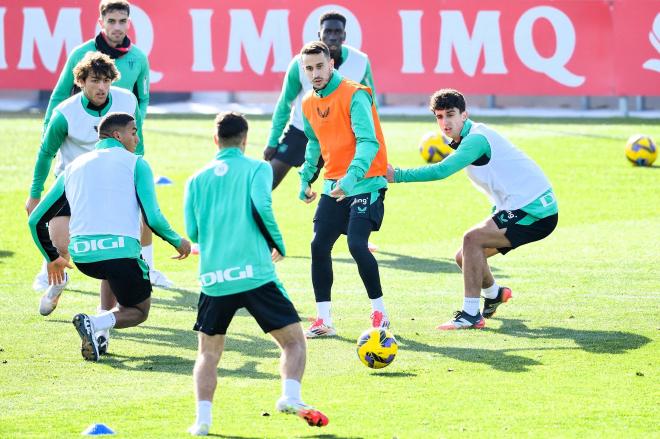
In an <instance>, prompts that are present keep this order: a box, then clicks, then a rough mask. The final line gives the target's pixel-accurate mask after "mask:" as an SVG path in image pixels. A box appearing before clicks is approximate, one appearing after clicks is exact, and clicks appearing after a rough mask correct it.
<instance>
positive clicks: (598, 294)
mask: <svg viewBox="0 0 660 439" xmlns="http://www.w3.org/2000/svg"><path fill="white" fill-rule="evenodd" d="M475 119H476V120H477V121H480V120H481V119H479V118H475ZM488 122H489V123H490V124H491V125H492V126H494V127H495V128H496V129H498V130H500V131H501V132H502V133H503V134H505V135H506V136H508V137H509V139H511V140H512V141H513V142H514V143H515V144H517V145H518V146H519V147H520V148H521V149H522V150H524V151H525V152H526V153H527V154H529V155H530V156H531V157H532V158H534V159H535V160H536V161H537V162H538V163H539V164H540V166H541V167H542V168H543V169H544V171H545V172H546V174H547V175H548V177H549V178H550V180H551V181H552V183H553V186H554V189H555V191H556V194H557V197H558V200H559V206H560V218H559V226H558V229H557V230H556V231H555V232H554V233H553V234H552V235H551V236H550V237H549V238H547V239H545V240H543V241H541V242H539V243H536V244H532V245H529V246H525V247H522V248H520V249H518V250H516V251H513V252H511V253H510V254H509V255H507V256H506V257H502V256H496V257H494V258H492V259H491V260H490V262H491V264H492V269H493V273H494V275H495V277H496V279H498V281H499V282H500V284H504V285H507V286H509V287H511V288H512V290H513V292H514V299H513V300H512V301H511V302H509V303H507V304H506V305H503V306H502V307H501V308H500V311H499V312H498V315H497V316H495V318H494V319H491V320H489V321H488V322H487V327H486V329H484V330H482V331H459V332H453V333H440V332H438V331H436V330H435V329H434V328H435V326H436V325H438V324H439V323H442V322H444V321H445V320H447V319H448V318H450V317H451V314H452V312H453V311H454V310H456V309H458V308H460V306H461V303H462V302H461V292H462V278H461V275H460V273H459V271H458V269H457V268H456V267H455V265H454V263H453V255H454V253H455V251H456V249H457V248H458V247H459V245H460V243H461V238H462V234H463V232H464V231H465V230H466V229H467V228H469V227H470V226H472V225H473V224H475V223H477V222H479V221H481V220H482V219H484V218H485V217H486V216H487V215H488V213H489V205H488V203H487V201H486V199H485V198H484V197H483V195H481V194H480V193H478V192H477V191H476V190H475V189H474V188H473V187H472V186H471V184H469V182H468V180H467V178H466V176H465V175H464V173H459V174H458V175H455V176H452V177H451V178H449V179H447V180H445V181H439V182H433V183H424V184H407V185H404V184H400V185H392V186H391V187H390V189H389V190H388V192H387V197H386V201H385V206H386V214H385V221H384V224H383V227H382V230H381V231H380V232H378V233H376V234H375V235H372V239H371V241H372V242H374V243H375V244H377V245H378V247H379V251H378V253H377V258H378V261H379V263H380V270H381V277H382V283H383V287H384V293H385V303H386V306H387V308H388V311H389V313H390V315H391V319H392V329H393V332H394V333H395V335H396V336H397V338H398V341H399V354H398V357H397V359H396V360H395V361H394V363H393V364H392V365H391V366H389V367H388V368H386V369H382V370H380V371H372V370H369V369H367V368H365V367H364V366H363V365H362V364H361V363H360V362H359V361H358V359H357V357H356V354H355V339H356V338H357V336H358V335H359V334H360V333H361V332H362V331H363V330H364V329H366V328H367V327H368V325H369V320H368V318H369V313H370V306H369V302H368V300H367V297H366V294H365V292H364V289H363V286H362V284H361V281H360V279H359V276H358V273H357V269H356V267H355V265H354V263H353V262H352V259H351V257H350V253H349V252H348V250H347V247H346V244H345V239H340V241H339V242H338V244H337V245H336V247H335V250H334V261H335V263H334V269H335V284H334V288H333V302H334V316H335V319H336V320H335V323H336V327H337V330H338V333H339V337H337V338H335V339H331V340H311V341H310V342H309V343H308V361H307V370H306V373H305V378H304V381H303V398H304V399H305V400H306V401H307V402H308V403H309V404H313V405H316V406H317V407H319V408H320V409H321V410H323V411H324V412H325V413H326V414H327V415H328V417H329V418H330V424H329V425H328V426H327V427H325V428H323V429H317V428H310V427H308V426H307V425H306V424H305V423H304V422H303V421H301V420H299V419H295V418H293V417H291V416H285V415H281V414H276V413H275V410H274V403H275V400H276V399H277V397H278V396H279V392H280V382H279V377H278V372H277V371H278V350H277V348H276V346H275V344H274V343H273V342H272V341H271V340H270V339H269V337H268V336H265V335H264V334H262V333H261V331H260V330H259V328H258V326H257V324H256V323H255V322H254V321H253V320H252V319H251V317H249V315H247V314H246V313H241V314H239V315H237V317H236V318H235V319H234V322H233V325H232V326H231V327H230V334H229V336H228V341H227V346H226V352H225V353H224V356H223V358H222V360H221V363H220V367H219V370H218V374H219V382H218V390H217V393H216V399H215V403H214V407H213V416H214V423H213V427H212V430H211V433H212V434H214V435H216V437H223V438H246V439H247V438H289V437H299V438H313V437H315V438H327V439H329V438H352V439H357V438H375V437H383V438H399V439H403V438H445V437H447V438H452V437H485V436H488V437H512V438H518V437H580V438H582V437H626V438H627V437H640V438H642V437H643V438H648V437H654V436H655V437H658V434H659V433H658V432H659V431H660V421H659V420H660V409H659V407H660V380H659V377H660V366H659V365H660V361H659V359H660V349H659V348H658V331H659V330H660V301H659V299H660V273H659V266H660V259H659V257H658V254H659V252H658V248H659V247H660V245H659V241H660V239H659V238H660V225H659V224H660V168H659V167H657V166H656V167H652V168H634V167H632V166H631V165H630V164H629V163H628V162H627V161H626V159H625V157H624V155H623V146H624V143H625V140H626V139H627V138H628V136H629V135H631V134H634V133H637V132H641V133H644V134H648V135H651V136H652V137H654V138H655V140H656V141H660V125H658V124H657V121H639V120H596V121H593V120H592V121H589V120H584V121H582V120H579V121H576V120H542V119H538V120H537V119H492V120H489V121H488ZM250 123H251V128H250V132H249V138H248V142H249V146H248V154H249V155H251V156H255V157H257V156H260V154H261V151H262V149H263V145H264V144H265V141H266V138H267V133H268V129H269V126H270V123H269V121H268V120H265V119H257V118H251V119H250ZM434 128H435V126H434V121H433V119H432V118H431V117H428V118H424V119H391V118H390V119H386V120H385V121H384V122H383V129H384V132H385V137H386V141H387V144H388V154H389V161H390V162H391V163H393V164H395V165H399V166H403V167H411V166H419V165H421V164H422V163H421V159H420V157H419V155H418V152H417V141H418V139H419V138H420V137H421V136H422V134H424V133H425V132H427V131H429V130H433V129H434ZM40 131H41V118H37V117H18V116H8V115H3V116H2V117H1V118H0V148H1V151H2V154H3V156H4V160H3V162H2V165H1V172H0V179H1V180H0V191H1V192H0V193H1V194H2V204H3V209H4V210H3V214H2V215H1V216H0V230H1V233H0V268H1V270H2V271H1V273H2V277H1V278H0V285H1V289H0V297H1V298H2V302H1V306H0V437H2V438H14V437H21V438H22V437H34V438H44V437H54V438H61V437H76V436H79V435H80V432H82V431H83V430H84V429H85V428H86V427H87V426H88V425H90V424H92V423H97V422H98V423H100V422H102V423H105V424H107V425H109V426H110V427H112V428H113V429H114V430H115V431H116V432H117V437H123V438H138V437H152V438H165V437H185V436H186V433H185V430H186V428H187V427H188V426H189V425H190V424H191V423H192V421H193V420H194V398H193V391H192V377H191V374H192V367H193V363H194V359H195V353H196V348H197V345H196V336H195V333H194V332H193V331H192V330H191V327H192V324H193V322H194V316H195V309H196V304H197V292H198V286H197V281H196V269H197V267H196V264H197V261H196V257H195V256H191V257H190V258H189V259H187V260H185V261H182V262H181V261H173V260H170V259H168V257H169V256H170V255H172V254H173V253H174V251H173V249H171V248H169V247H168V246H167V245H166V244H165V243H163V242H162V241H160V240H158V238H155V242H156V263H157V267H158V268H159V269H160V270H162V271H164V272H165V273H166V274H167V275H168V276H169V277H170V278H171V279H173V280H174V281H175V282H176V288H174V289H172V290H169V291H166V290H162V289H155V290H154V294H153V307H152V311H151V315H150V317H149V320H148V321H147V322H145V323H144V324H143V325H142V326H140V327H138V328H131V329H126V330H117V331H114V332H113V337H112V339H111V343H110V355H108V356H106V357H103V358H102V360H101V361H100V362H99V363H97V364H92V363H88V362H85V361H83V360H82V358H81V356H80V353H79V344H80V342H79V338H78V336H77V334H76V332H75V330H74V328H73V326H72V325H71V323H70V321H71V318H72V316H73V315H74V314H76V313H78V312H94V310H95V309H96V305H97V301H98V292H97V291H98V283H97V281H94V280H91V279H88V278H86V277H85V276H84V275H82V274H81V273H79V272H75V271H74V273H73V276H72V280H71V283H70V284H69V285H70V286H69V288H68V289H67V291H65V293H64V294H63V296H62V299H61V300H60V304H59V306H58V308H57V309H56V310H55V312H53V314H51V315H50V316H49V317H46V318H44V317H41V316H40V315H39V314H38V303H39V297H40V295H39V293H36V292H34V291H32V290H31V283H32V279H33V276H34V274H35V273H36V272H37V270H38V269H39V266H40V264H41V256H40V254H39V253H38V251H37V249H36V247H35V246H34V244H33V243H32V241H31V238H30V235H29V231H28V228H27V221H26V215H25V211H24V208H23V204H24V201H25V198H26V197H27V194H28V188H29V184H30V181H31V176H32V168H33V165H34V159H35V156H36V151H37V148H38V146H39V138H40ZM212 133H213V123H212V117H210V116H209V117H193V118H187V117H177V118H158V117H150V118H149V119H148V120H147V122H146V130H145V138H146V151H147V155H146V158H147V160H148V161H149V163H150V164H151V166H152V168H153V169H154V173H155V174H156V175H164V176H167V177H169V178H170V179H172V180H173V181H174V184H173V185H170V186H159V187H158V196H159V201H160V205H161V208H162V210H163V211H164V213H165V214H166V216H167V217H168V219H169V220H170V222H171V223H172V224H173V225H174V227H175V229H176V230H177V231H179V232H180V233H183V216H182V212H181V209H182V200H183V189H184V182H185V180H186V179H187V178H188V176H189V175H190V174H191V173H192V172H193V171H195V170H197V169H198V168H200V167H201V166H203V165H204V164H205V163H206V162H208V161H209V160H211V159H212V158H213V156H214V147H213V143H212V140H211V136H212ZM50 181H51V180H49V183H48V185H49V184H50ZM316 186H317V187H318V184H317V185H316ZM297 193H298V178H297V175H296V174H295V172H291V174H290V175H289V176H287V178H286V180H285V182H284V183H283V184H282V186H280V187H279V188H278V189H277V190H276V191H275V193H274V207H275V211H276V216H277V219H278V222H279V225H280V228H281V230H282V232H283V234H284V238H285V243H286V245H287V250H288V257H287V258H286V259H285V260H284V261H282V262H280V263H279V264H278V272H279V276H280V279H281V280H282V281H283V283H284V285H285V287H286V288H287V290H288V292H289V294H290V296H291V298H292V299H293V301H294V303H295V304H296V307H297V308H298V310H299V312H300V314H301V316H302V317H303V318H306V317H311V316H313V315H314V314H315V307H314V298H313V294H312V290H311V280H310V273H309V265H310V259H309V242H310V240H311V234H312V216H313V212H314V206H308V205H305V204H304V203H302V202H300V201H298V200H297ZM266 413H268V414H270V416H266Z"/></svg>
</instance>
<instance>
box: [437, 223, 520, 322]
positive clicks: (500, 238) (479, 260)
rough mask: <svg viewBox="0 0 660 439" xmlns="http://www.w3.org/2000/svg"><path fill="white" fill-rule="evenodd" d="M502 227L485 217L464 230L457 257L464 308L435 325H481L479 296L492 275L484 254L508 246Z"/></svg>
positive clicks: (509, 244) (487, 254)
mask: <svg viewBox="0 0 660 439" xmlns="http://www.w3.org/2000/svg"><path fill="white" fill-rule="evenodd" d="M505 231H506V230H503V229H500V228H498V226H497V225H496V224H495V222H494V221H493V220H492V218H488V219H487V220H486V221H484V222H483V223H481V224H479V225H477V226H475V227H473V228H472V229H470V230H469V231H468V232H466V233H465V235H464V236H463V245H462V247H461V249H462V252H461V253H462V257H461V258H460V261H461V265H462V269H463V287H464V298H463V308H462V310H461V311H458V312H456V314H455V315H454V318H453V319H452V320H450V321H448V322H446V323H444V324H442V325H440V326H438V329H443V330H444V329H467V328H483V327H484V325H485V321H484V320H483V317H482V315H481V313H480V312H479V308H480V298H479V296H480V293H481V288H482V286H483V284H484V282H488V281H489V280H490V278H492V275H490V276H489V273H490V267H489V266H488V263H487V261H486V258H487V256H490V255H492V254H494V253H493V252H492V250H489V251H488V253H487V252H486V249H494V248H495V249H497V248H506V247H510V246H511V243H510V242H509V240H508V238H507V237H506V235H505ZM457 262H459V258H457Z"/></svg>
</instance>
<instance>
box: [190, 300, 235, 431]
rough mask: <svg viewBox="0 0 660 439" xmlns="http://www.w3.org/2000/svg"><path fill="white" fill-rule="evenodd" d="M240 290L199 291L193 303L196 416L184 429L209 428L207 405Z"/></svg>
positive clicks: (204, 429) (214, 385) (212, 392)
mask: <svg viewBox="0 0 660 439" xmlns="http://www.w3.org/2000/svg"><path fill="white" fill-rule="evenodd" d="M243 295H244V293H237V294H230V295H226V296H209V295H207V294H205V293H203V292H202V293H201V294H200V297H199V301H198V303H197V319H196V321H195V325H194V326H193V330H195V331H198V351H197V359H196V360H195V369H194V371H193V381H194V386H195V396H196V401H197V416H196V418H195V423H194V424H193V425H192V426H191V427H190V428H189V429H188V432H189V433H190V434H192V435H195V436H205V435H207V434H208V432H209V429H210V428H211V411H212V410H211V409H212V404H213V396H214V394H215V389H216V383H217V373H218V371H217V367H218V363H219V362H220V357H221V356H222V352H223V349H224V344H225V336H226V334H227V328H228V327H229V324H230V323H231V320H232V318H233V317H234V314H235V313H236V310H237V309H239V308H242V307H243V306H245V305H244V303H243V299H242V297H243Z"/></svg>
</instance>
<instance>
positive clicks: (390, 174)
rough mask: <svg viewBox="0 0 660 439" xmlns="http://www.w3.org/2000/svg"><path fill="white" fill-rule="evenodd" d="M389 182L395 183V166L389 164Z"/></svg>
mask: <svg viewBox="0 0 660 439" xmlns="http://www.w3.org/2000/svg"><path fill="white" fill-rule="evenodd" d="M387 182H388V183H394V166H392V165H390V164H389V163H388V164H387Z"/></svg>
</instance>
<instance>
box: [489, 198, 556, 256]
mask: <svg viewBox="0 0 660 439" xmlns="http://www.w3.org/2000/svg"><path fill="white" fill-rule="evenodd" d="M526 216H527V213H526V212H524V211H523V210H520V209H518V210H500V211H499V212H497V213H495V214H494V215H493V216H492V218H493V221H495V224H497V227H498V228H500V229H506V232H504V236H506V237H507V239H508V240H509V242H510V243H511V247H503V248H498V249H497V250H498V251H499V252H500V253H502V254H503V255H505V254H507V253H508V252H509V251H510V250H513V249H514V248H517V247H520V246H521V245H524V244H529V243H530V242H534V241H540V240H541V239H543V238H545V237H546V236H548V235H550V234H551V233H552V231H553V230H555V227H557V221H558V219H559V214H554V215H550V216H547V217H545V218H541V219H539V220H537V221H535V222H533V223H532V224H528V225H521V224H517V223H518V221H520V220H522V219H523V218H524V217H526Z"/></svg>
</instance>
